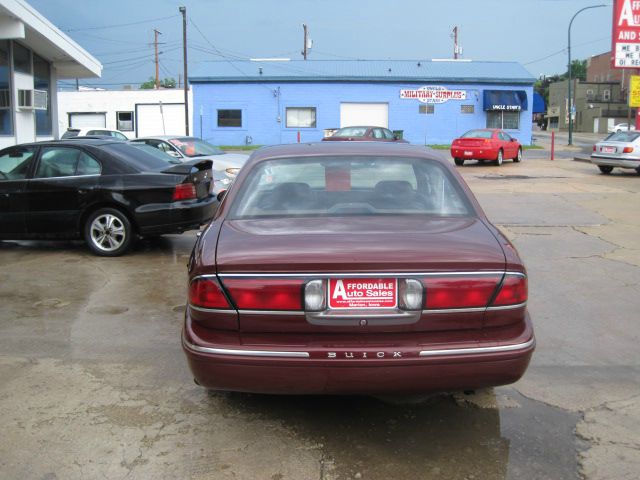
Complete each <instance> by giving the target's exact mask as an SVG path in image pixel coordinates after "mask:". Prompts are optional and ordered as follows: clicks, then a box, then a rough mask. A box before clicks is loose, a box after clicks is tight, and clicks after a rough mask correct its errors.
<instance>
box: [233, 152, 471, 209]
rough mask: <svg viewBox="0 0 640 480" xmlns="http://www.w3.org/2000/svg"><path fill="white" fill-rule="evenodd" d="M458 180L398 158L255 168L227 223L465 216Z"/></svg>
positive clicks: (433, 166) (435, 167)
mask: <svg viewBox="0 0 640 480" xmlns="http://www.w3.org/2000/svg"><path fill="white" fill-rule="evenodd" d="M472 211H473V210H472V209H471V207H470V205H469V202H468V199H467V197H466V195H465V193H464V192H463V190H462V189H461V187H460V185H459V184H458V181H457V180H456V179H455V178H454V177H453V176H452V175H451V174H450V173H449V172H448V171H447V170H446V169H445V168H444V167H443V166H442V165H440V164H439V163H438V162H436V161H431V160H425V159H411V158H397V157H393V158H390V157H360V156H349V157H333V156H332V157H317V158H287V159H275V160H269V161H265V162H262V163H259V164H257V165H256V166H255V167H254V168H253V170H252V172H251V173H250V175H249V177H247V179H246V180H245V181H244V182H243V183H242V186H241V189H240V191H239V192H238V196H237V197H236V199H235V201H234V203H233V207H232V210H231V212H230V218H232V219H243V218H261V217H273V216H309V215H311V216H344V215H397V214H428V215H438V216H450V215H469V214H470V212H472Z"/></svg>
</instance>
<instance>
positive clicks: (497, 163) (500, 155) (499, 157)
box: [496, 150, 502, 166]
mask: <svg viewBox="0 0 640 480" xmlns="http://www.w3.org/2000/svg"><path fill="white" fill-rule="evenodd" d="M496 165H498V166H500V165H502V150H498V158H496Z"/></svg>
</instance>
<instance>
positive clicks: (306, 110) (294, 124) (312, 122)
mask: <svg viewBox="0 0 640 480" xmlns="http://www.w3.org/2000/svg"><path fill="white" fill-rule="evenodd" d="M285 117H286V123H285V126H286V127H287V128H316V109H315V107H287V108H286V111H285Z"/></svg>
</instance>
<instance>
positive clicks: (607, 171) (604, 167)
mask: <svg viewBox="0 0 640 480" xmlns="http://www.w3.org/2000/svg"><path fill="white" fill-rule="evenodd" d="M598 168H599V169H600V171H601V172H602V173H604V174H605V175H608V174H610V173H611V172H612V171H613V167H612V166H610V165H598Z"/></svg>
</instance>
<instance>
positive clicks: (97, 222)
mask: <svg viewBox="0 0 640 480" xmlns="http://www.w3.org/2000/svg"><path fill="white" fill-rule="evenodd" d="M84 240H85V242H87V245H88V246H89V248H90V249H91V251H92V252H93V253H95V254H96V255H100V256H102V257H117V256H118V255H122V254H123V253H124V252H126V251H127V250H128V249H129V247H130V246H131V242H132V240H133V228H132V227H131V222H130V221H129V219H128V218H127V216H126V215H125V214H124V213H122V212H121V211H120V210H117V209H115V208H101V209H100V210H96V211H95V212H93V213H92V214H91V215H89V217H88V218H87V221H86V222H85V224H84Z"/></svg>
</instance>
